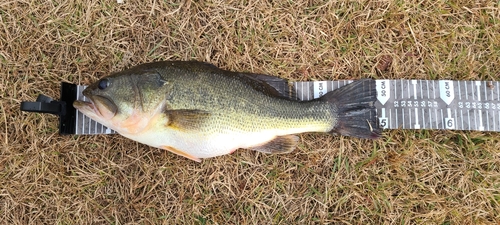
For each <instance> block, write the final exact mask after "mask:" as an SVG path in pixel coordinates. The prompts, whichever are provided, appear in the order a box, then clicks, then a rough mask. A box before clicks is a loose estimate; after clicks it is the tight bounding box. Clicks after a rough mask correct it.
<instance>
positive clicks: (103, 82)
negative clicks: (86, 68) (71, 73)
mask: <svg viewBox="0 0 500 225" xmlns="http://www.w3.org/2000/svg"><path fill="white" fill-rule="evenodd" d="M108 86H109V80H108V79H106V78H104V79H101V80H100V81H99V84H98V85H97V87H98V88H99V89H100V90H104V89H106V88H107V87H108Z"/></svg>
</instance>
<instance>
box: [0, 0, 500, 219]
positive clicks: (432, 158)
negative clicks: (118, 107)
mask: <svg viewBox="0 0 500 225" xmlns="http://www.w3.org/2000/svg"><path fill="white" fill-rule="evenodd" d="M278 2H279V3H278ZM499 4H500V3H499V2H498V1H496V2H495V1H470V0H468V1H461V0H454V1H416V0H409V1H384V0H381V1H339V2H336V1H269V2H268V1H259V0H252V1H225V2H223V1H207V2H205V1H182V2H169V1H156V0H147V1H139V0H134V1H131V0H125V1H124V3H122V4H118V3H116V1H112V0H108V1H90V0H89V1H87V0H77V1H60V0H56V1H33V0H21V1H4V2H2V3H0V61H1V64H0V76H1V79H0V131H1V132H0V134H1V137H0V140H1V141H0V142H1V146H2V147H1V152H0V177H1V179H0V221H1V223H2V224H181V223H187V224H303V223H306V224H312V223H315V224H316V223H320V224H324V223H334V224H498V223H500V134H499V133H493V132H475V131H449V130H447V131H440V130H387V131H385V132H384V134H383V137H382V138H381V139H380V140H376V141H371V140H360V139H356V138H349V137H338V136H335V137H334V136H329V135H325V134H303V135H301V136H300V137H301V140H300V146H299V148H298V149H297V150H296V151H294V152H292V153H289V154H286V155H265V154H261V153H257V152H253V151H249V150H239V151H236V152H235V153H234V154H232V155H227V156H221V157H217V158H212V159H207V160H203V162H201V163H196V162H193V161H190V160H187V159H185V158H182V157H179V156H176V155H174V154H171V153H169V152H165V151H163V150H159V149H155V148H151V147H148V146H145V145H142V144H138V143H136V142H133V141H130V140H127V139H126V138H123V137H120V136H118V135H95V136H62V135H59V134H58V128H57V126H58V120H57V117H55V116H52V115H45V114H36V113H25V112H20V110H19V104H20V102H21V101H34V100H35V99H36V96H37V95H38V94H40V93H44V94H47V95H49V96H53V97H55V98H58V97H59V93H58V92H59V85H60V82H61V81H65V82H70V83H76V84H84V85H87V84H89V83H91V82H93V81H95V80H97V79H98V78H100V77H103V76H105V75H107V74H109V73H111V72H113V71H119V70H122V69H124V68H128V67H130V66H133V65H136V64H139V63H144V62H151V61H156V60H199V61H206V62H210V63H213V64H215V65H217V66H219V67H221V68H224V69H230V70H235V71H249V72H258V73H266V74H271V75H275V76H279V77H282V78H287V79H289V80H291V81H311V80H337V79H359V78H375V79H382V78H384V79H453V80H500V5H499Z"/></svg>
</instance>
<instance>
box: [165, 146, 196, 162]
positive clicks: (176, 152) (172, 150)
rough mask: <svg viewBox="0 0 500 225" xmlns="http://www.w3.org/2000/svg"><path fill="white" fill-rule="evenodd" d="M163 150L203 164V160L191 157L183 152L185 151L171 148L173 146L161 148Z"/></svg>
mask: <svg viewBox="0 0 500 225" xmlns="http://www.w3.org/2000/svg"><path fill="white" fill-rule="evenodd" d="M161 148H162V149H165V150H167V151H169V152H172V153H174V154H176V155H180V156H184V157H186V158H188V159H191V160H194V161H196V162H201V159H199V158H197V157H194V156H192V155H190V154H188V153H186V152H183V151H181V150H179V149H176V148H174V147H171V146H161Z"/></svg>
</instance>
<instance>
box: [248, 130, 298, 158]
mask: <svg viewBox="0 0 500 225" xmlns="http://www.w3.org/2000/svg"><path fill="white" fill-rule="evenodd" d="M298 141H299V137H297V136H295V135H285V136H278V137H276V138H275V139H273V140H271V141H269V142H267V143H265V144H263V145H259V146H255V147H251V148H249V149H252V150H255V151H259V152H263V153H268V154H284V153H290V152H292V151H293V150H295V148H296V147H297V143H298Z"/></svg>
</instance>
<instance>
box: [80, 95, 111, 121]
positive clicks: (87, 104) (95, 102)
mask: <svg viewBox="0 0 500 225" xmlns="http://www.w3.org/2000/svg"><path fill="white" fill-rule="evenodd" d="M86 97H87V99H88V101H81V100H75V101H74V102H73V107H75V108H76V109H77V110H78V111H80V112H81V113H83V114H84V115H86V116H88V117H90V118H92V119H94V120H99V119H105V120H107V119H111V118H113V117H114V116H115V115H116V112H117V107H116V105H115V104H114V103H113V102H112V101H111V100H109V99H108V98H106V97H104V96H100V95H94V96H86Z"/></svg>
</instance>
